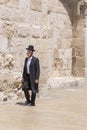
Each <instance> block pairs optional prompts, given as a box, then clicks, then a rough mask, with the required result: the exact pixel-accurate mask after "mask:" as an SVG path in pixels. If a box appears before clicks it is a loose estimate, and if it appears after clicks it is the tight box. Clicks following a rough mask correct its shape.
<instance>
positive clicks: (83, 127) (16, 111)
mask: <svg viewBox="0 0 87 130" xmlns="http://www.w3.org/2000/svg"><path fill="white" fill-rule="evenodd" d="M86 97H87V89H66V90H64V89H60V90H56V89H55V90H53V91H49V96H48V97H45V98H41V99H38V100H37V101H36V106H35V107H31V106H24V100H22V101H18V102H9V103H2V104H0V129H1V130H87V98H86Z"/></svg>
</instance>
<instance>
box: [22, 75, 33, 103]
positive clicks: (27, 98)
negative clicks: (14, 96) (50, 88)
mask: <svg viewBox="0 0 87 130" xmlns="http://www.w3.org/2000/svg"><path fill="white" fill-rule="evenodd" d="M26 80H27V81H28V86H29V89H25V90H24V94H25V98H26V100H27V101H29V102H30V101H31V104H35V99H36V94H34V93H33V92H32V88H31V83H30V75H29V74H27V78H26ZM29 90H31V92H32V93H31V96H30V92H29Z"/></svg>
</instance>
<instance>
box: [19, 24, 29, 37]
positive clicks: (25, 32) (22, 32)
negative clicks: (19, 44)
mask: <svg viewBox="0 0 87 130" xmlns="http://www.w3.org/2000/svg"><path fill="white" fill-rule="evenodd" d="M29 35H30V26H29V25H27V24H19V25H18V27H17V36H18V37H28V36H29Z"/></svg>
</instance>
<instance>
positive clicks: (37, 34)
mask: <svg viewBox="0 0 87 130" xmlns="http://www.w3.org/2000/svg"><path fill="white" fill-rule="evenodd" d="M31 36H32V37H33V38H41V36H42V30H41V27H40V26H32V28H31Z"/></svg>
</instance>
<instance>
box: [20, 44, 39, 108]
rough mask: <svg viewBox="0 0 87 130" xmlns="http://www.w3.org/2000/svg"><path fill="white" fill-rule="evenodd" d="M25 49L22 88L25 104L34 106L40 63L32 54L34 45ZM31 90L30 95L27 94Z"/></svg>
mask: <svg viewBox="0 0 87 130" xmlns="http://www.w3.org/2000/svg"><path fill="white" fill-rule="evenodd" d="M26 50H27V56H28V57H27V58H25V63H24V69H23V84H24V85H23V88H22V90H23V91H24V94H25V98H26V102H25V104H26V105H27V104H30V105H31V106H35V99H36V93H37V92H38V91H39V90H38V84H39V75H40V65H39V59H38V58H36V57H34V56H33V52H34V51H35V50H34V46H33V45H29V46H28V48H26ZM29 90H31V96H30V94H29Z"/></svg>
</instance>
